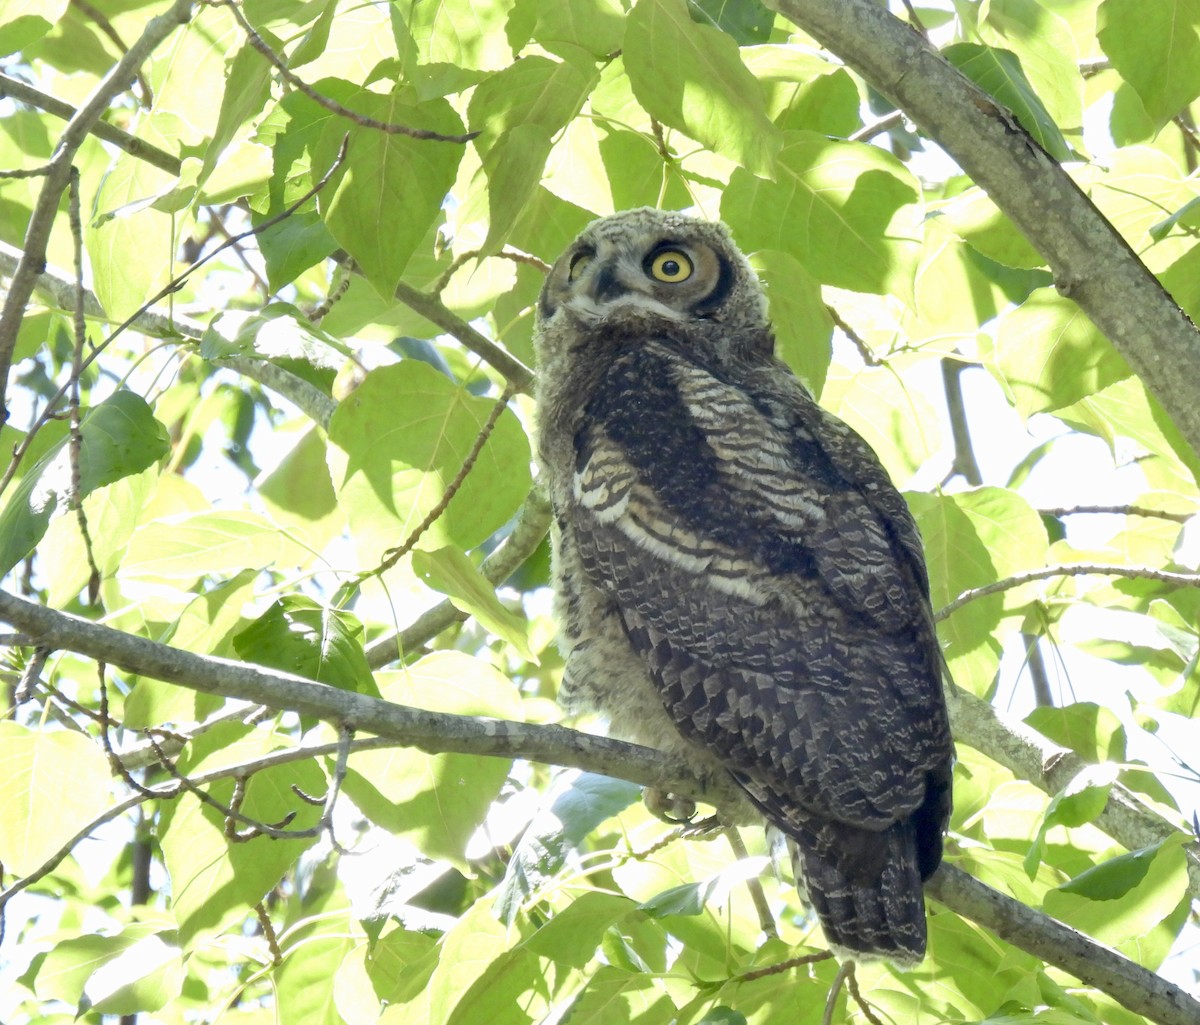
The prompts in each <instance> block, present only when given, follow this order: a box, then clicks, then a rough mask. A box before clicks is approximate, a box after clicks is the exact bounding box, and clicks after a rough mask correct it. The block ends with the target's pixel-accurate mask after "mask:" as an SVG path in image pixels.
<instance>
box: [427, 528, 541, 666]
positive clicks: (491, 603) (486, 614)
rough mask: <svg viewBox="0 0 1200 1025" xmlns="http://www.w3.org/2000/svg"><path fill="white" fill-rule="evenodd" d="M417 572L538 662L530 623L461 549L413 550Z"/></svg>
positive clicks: (459, 605) (491, 631)
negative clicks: (507, 603)
mask: <svg viewBox="0 0 1200 1025" xmlns="http://www.w3.org/2000/svg"><path fill="white" fill-rule="evenodd" d="M413 572H414V573H416V574H417V576H419V577H420V578H421V579H422V580H424V581H425V583H427V584H428V585H429V586H430V587H432V588H434V590H437V591H441V593H442V594H445V595H448V596H449V598H450V600H451V601H452V602H453V603H454V606H455V608H457V609H460V610H461V611H463V612H465V613H467V614H468V615H470V616H474V617H475V618H476V619H477V620H478V621H479V624H480V626H482V627H483V628H484V629H485V630H487V631H488V632H489V633H493V634H495V635H496V636H497V637H499V638H500V639H501V640H504V641H507V642H508V643H509V644H511V645H512V646H513V647H514V648H516V649H517V652H518V653H519V654H520V656H521V657H522V658H523V659H525V660H526V661H527V662H533V663H535V664H536V663H537V656H535V655H534V653H533V652H532V651H531V650H530V649H529V638H528V631H529V624H528V623H527V622H526V621H525V619H524V618H523V617H522V616H519V615H517V614H516V613H515V612H513V611H511V610H510V609H506V608H505V607H504V606H503V605H501V604H500V600H499V599H498V598H497V597H496V588H495V587H494V586H493V585H492V584H490V583H489V582H488V581H487V579H486V578H485V577H484V576H483V574H482V573H480V572H479V570H478V568H477V567H476V566H475V564H474V563H473V562H471V560H470V559H468V558H467V557H466V556H465V555H464V554H463V553H462V551H461V550H460V549H458V548H453V547H449V546H448V547H445V548H439V549H438V550H437V551H434V552H426V551H416V552H413Z"/></svg>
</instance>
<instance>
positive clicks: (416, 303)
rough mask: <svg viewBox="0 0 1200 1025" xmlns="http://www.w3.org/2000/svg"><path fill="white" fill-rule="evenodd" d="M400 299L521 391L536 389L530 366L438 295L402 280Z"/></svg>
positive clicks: (398, 295)
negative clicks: (454, 310)
mask: <svg viewBox="0 0 1200 1025" xmlns="http://www.w3.org/2000/svg"><path fill="white" fill-rule="evenodd" d="M396 298H397V299H399V300H400V301H401V302H402V303H404V305H406V306H407V307H408V308H409V309H411V310H413V311H415V312H417V313H419V314H420V315H421V316H422V317H424V318H425V319H426V320H428V321H429V322H430V323H431V324H436V325H437V326H438V327H440V328H441V329H442V330H443V331H445V332H446V333H447V334H450V335H453V336H454V337H455V338H457V339H458V341H460V342H461V343H462V344H463V345H464V346H465V347H466V348H468V349H470V350H471V352H473V353H475V354H476V355H477V356H480V357H482V358H483V359H484V360H485V361H486V362H488V363H490V364H491V365H492V366H493V367H495V368H496V369H497V370H498V371H500V373H502V374H503V375H504V377H505V378H506V379H507V380H508V382H509V383H510V384H511V385H513V387H514V388H516V390H517V391H521V392H531V391H532V390H533V371H532V370H530V369H529V367H527V366H526V365H525V364H524V363H522V362H521V361H520V360H519V359H517V357H516V356H514V355H512V353H510V352H508V351H506V350H505V349H502V348H501V347H500V346H499V345H497V344H496V343H495V342H493V341H492V340H491V339H490V338H485V337H484V336H483V335H481V334H480V333H479V332H478V331H476V330H475V329H474V328H473V327H471V325H470V324H468V323H467V322H466V321H465V320H463V319H462V318H461V317H459V316H457V315H456V314H454V313H453V312H451V310H449V309H448V308H447V307H446V305H445V304H444V303H443V302H442V300H441V299H439V298H438V297H437V296H436V295H430V294H429V293H428V292H422V291H421V290H420V289H419V288H413V287H412V286H411V285H406V284H405V283H404V282H403V281H402V282H400V284H398V285H397V286H396Z"/></svg>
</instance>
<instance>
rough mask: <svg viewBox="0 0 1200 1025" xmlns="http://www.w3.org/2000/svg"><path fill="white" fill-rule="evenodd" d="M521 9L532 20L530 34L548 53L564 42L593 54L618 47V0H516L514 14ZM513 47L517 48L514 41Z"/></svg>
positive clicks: (621, 20) (621, 15)
mask: <svg viewBox="0 0 1200 1025" xmlns="http://www.w3.org/2000/svg"><path fill="white" fill-rule="evenodd" d="M518 12H523V13H524V14H525V15H526V16H527V17H529V19H530V20H531V21H532V27H531V28H530V35H531V37H532V38H533V39H536V40H537V41H538V42H539V43H541V44H542V46H544V47H545V48H546V49H547V50H549V51H550V52H551V53H558V52H559V50H560V49H561V48H562V45H563V44H566V45H568V46H572V47H575V46H578V47H582V48H583V49H585V50H587V51H588V52H589V53H590V54H592V56H593V57H601V58H602V57H607V56H608V55H609V54H612V53H615V52H616V51H617V50H619V49H620V48H621V40H622V39H623V38H624V35H625V11H624V9H623V8H622V6H621V4H620V2H619V0H558V2H556V3H552V4H548V3H546V2H545V0H517V3H516V4H515V5H514V8H513V15H514V17H516V16H517V14H518ZM513 49H514V50H516V49H519V47H518V46H516V45H514V46H513Z"/></svg>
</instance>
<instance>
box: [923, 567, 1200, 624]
mask: <svg viewBox="0 0 1200 1025" xmlns="http://www.w3.org/2000/svg"><path fill="white" fill-rule="evenodd" d="M1082 576H1101V577H1103V576H1108V577H1126V578H1128V579H1132V580H1157V581H1158V582H1160V583H1163V584H1174V585H1176V586H1177V587H1200V573H1175V572H1172V571H1171V570H1165V569H1154V568H1153V567H1152V566H1118V565H1113V564H1109V563H1104V562H1079V563H1068V564H1064V565H1061V566H1043V567H1042V568H1041V569H1031V570H1028V571H1026V572H1025V573H1015V574H1013V575H1012V576H1011V577H1005V578H1004V579H1003V580H996V581H993V582H992V583H990V584H984V585H983V586H982V587H973V588H971V589H970V590H969V591H963V592H962V594H960V595H959V596H958V597H957V598H955V599H954V600H953V601H951V602H947V603H946V604H945V605H943V606H942V607H941V608H940V609H938V611H937V612H936V613H934V617H933V618H934V619H935V620H936V621H938V622H939V623H940V622H941V621H942V620H943V619H946V618H947V617H949V616H951V615H953V614H954V613H955V612H957V611H958V610H959V609H961V608H962V607H963V606H964V605H966V604H968V603H969V602H973V601H976V600H977V599H979V598H986V597H987V596H988V595H990V594H999V593H1001V592H1002V591H1011V590H1012V589H1013V588H1014V587H1020V586H1022V585H1023V584H1028V583H1032V582H1033V581H1035V580H1048V579H1050V578H1052V577H1082Z"/></svg>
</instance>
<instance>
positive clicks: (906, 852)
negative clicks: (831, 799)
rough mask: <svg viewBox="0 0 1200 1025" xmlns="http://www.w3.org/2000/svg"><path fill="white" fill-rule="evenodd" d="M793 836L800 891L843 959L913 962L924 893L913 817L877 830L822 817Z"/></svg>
mask: <svg viewBox="0 0 1200 1025" xmlns="http://www.w3.org/2000/svg"><path fill="white" fill-rule="evenodd" d="M801 832H802V833H803V834H807V835H793V836H792V837H790V843H789V845H788V846H789V849H790V851H791V855H792V866H793V869H794V871H795V874H796V886H797V889H798V890H799V892H800V897H801V899H803V900H804V901H805V902H806V903H808V904H810V905H811V906H812V908H813V910H814V911H816V913H817V917H818V918H819V919H820V921H821V927H822V929H823V930H824V932H825V938H826V939H827V940H828V942H829V946H830V949H831V950H833V952H834V953H835V954H836V955H837V956H838V957H839V958H841V959H853V960H856V961H866V960H880V959H883V960H887V961H890V962H892V963H893V964H896V965H902V966H912V965H916V964H917V963H918V962H920V961H921V959H922V958H924V956H925V900H924V896H923V889H922V885H921V874H920V870H919V868H918V861H917V851H916V839H915V836H914V831H913V827H912V825H911V823H909V822H897V823H896V824H894V825H893V826H891V827H890V828H889V829H887V830H885V831H884V832H882V833H871V832H867V831H865V830H859V829H853V828H851V827H848V826H844V825H842V824H840V823H825V824H822V825H821V826H820V827H818V828H817V829H816V830H815V831H814V833H813V834H808V831H807V830H803V831H801Z"/></svg>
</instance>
